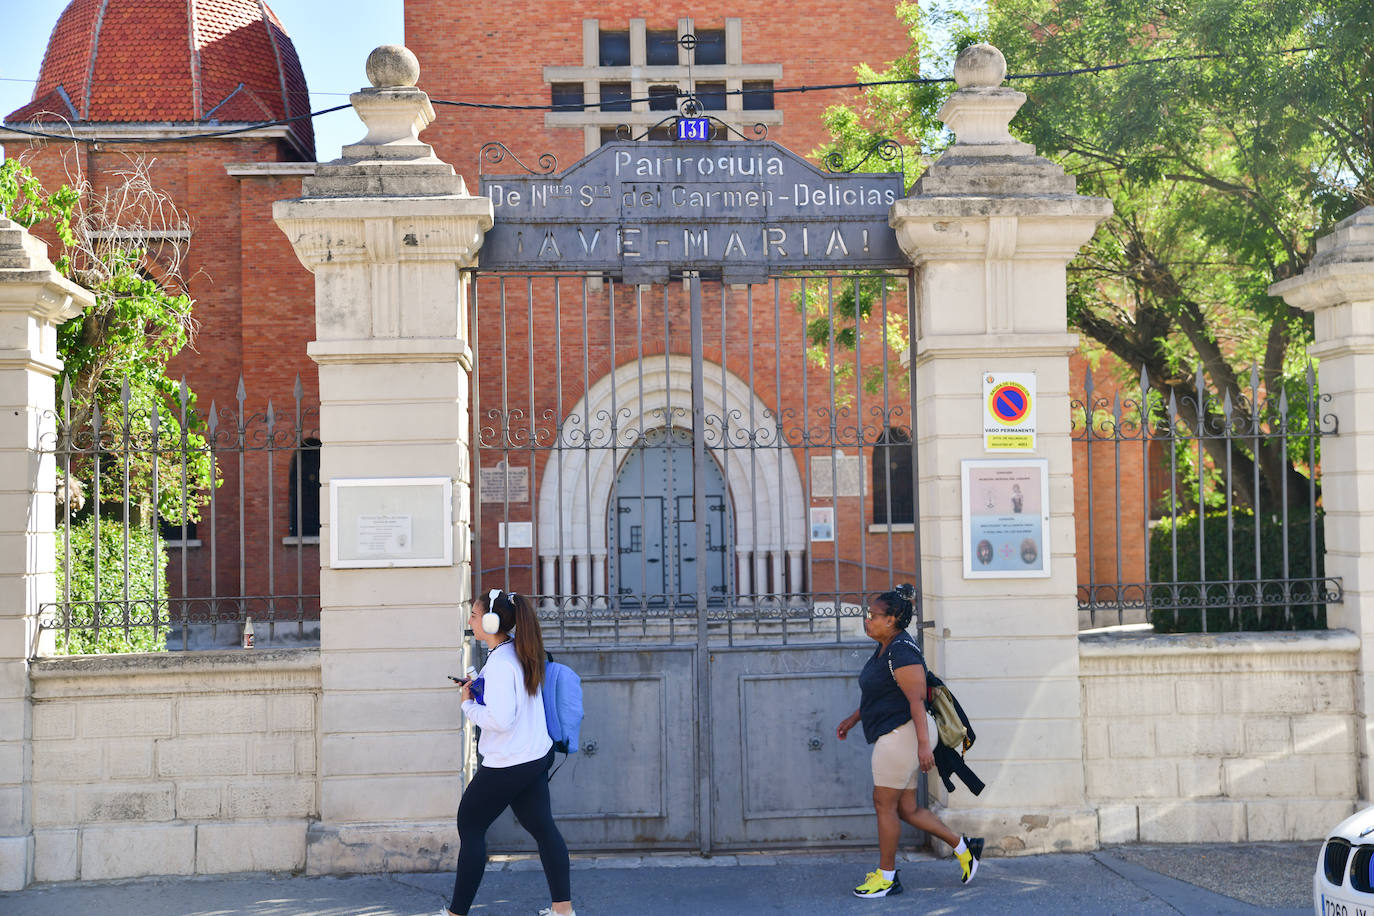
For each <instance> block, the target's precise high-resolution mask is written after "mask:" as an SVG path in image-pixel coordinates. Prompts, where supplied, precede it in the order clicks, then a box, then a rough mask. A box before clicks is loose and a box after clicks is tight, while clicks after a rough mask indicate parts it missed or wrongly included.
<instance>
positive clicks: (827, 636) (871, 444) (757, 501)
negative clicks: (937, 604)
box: [472, 273, 919, 645]
mask: <svg viewBox="0 0 1374 916" xmlns="http://www.w3.org/2000/svg"><path fill="white" fill-rule="evenodd" d="M906 281H907V277H906V275H905V274H904V273H902V274H896V275H893V274H881V275H862V276H860V275H849V274H845V275H814V276H813V275H808V276H795V277H786V278H775V279H772V280H769V281H768V282H766V283H756V284H730V283H722V282H720V280H719V279H707V280H703V279H701V278H693V279H690V280H689V281H687V282H684V281H683V280H681V279H679V280H677V281H675V282H673V283H669V284H667V285H662V284H661V285H657V286H634V285H627V284H622V283H619V282H616V281H609V280H607V281H603V280H601V279H599V278H589V277H587V276H583V275H556V274H544V275H513V274H497V273H484V274H480V275H479V278H478V280H477V282H476V284H475V289H476V292H475V295H474V297H473V321H472V327H473V328H474V333H473V337H474V341H475V349H476V352H477V360H476V369H475V372H474V384H473V387H474V391H475V392H476V403H475V406H474V411H473V421H472V423H473V435H472V444H473V464H474V466H475V469H476V476H477V478H478V481H477V482H478V486H477V487H476V488H475V491H476V492H475V494H474V495H475V497H476V498H475V501H474V520H475V526H476V532H477V533H476V536H475V538H474V569H475V571H476V572H477V575H478V582H477V585H478V587H479V588H482V587H488V586H490V585H493V584H496V585H501V586H502V587H505V588H514V589H516V590H518V591H520V592H522V593H525V594H528V595H531V596H532V597H533V599H534V601H535V602H536V605H537V607H538V609H539V613H540V617H541V619H542V620H543V621H544V625H545V632H546V634H548V638H550V639H551V640H553V641H555V642H557V643H559V644H570V643H577V642H578V641H585V640H592V641H596V642H598V643H600V644H610V645H619V644H622V643H624V644H629V643H633V644H657V643H662V644H684V643H690V642H692V641H694V640H697V639H699V638H709V639H710V640H711V641H712V642H713V643H716V642H719V643H721V644H728V645H740V644H753V643H757V642H769V641H776V642H780V643H791V642H825V641H829V642H833V641H836V640H844V639H854V640H857V639H860V638H862V627H861V618H862V615H863V613H864V609H865V607H866V605H867V602H868V600H869V599H870V598H871V597H872V595H873V594H874V593H875V592H881V591H885V590H887V589H890V588H891V587H892V586H893V585H894V584H895V583H897V582H904V581H906V582H918V581H919V579H918V573H917V568H918V563H917V556H918V551H919V547H918V545H917V533H916V530H915V525H914V520H915V513H916V505H915V492H916V491H915V486H914V480H915V474H914V471H915V464H914V457H915V444H914V439H915V436H914V434H913V425H914V424H913V421H912V417H913V416H914V412H913V410H912V406H911V399H912V395H911V391H910V390H909V388H908V387H907V386H906V384H905V379H906V372H905V370H904V369H903V368H902V367H901V366H900V364H899V363H898V360H897V352H896V350H895V349H894V348H893V347H892V346H891V344H890V337H891V335H892V334H893V333H895V332H893V330H892V329H893V328H894V327H898V328H899V330H900V331H901V332H902V333H904V332H905V327H906V325H905V322H906V321H907V319H908V310H909V306H910V303H909V298H908V286H907V282H906ZM861 286H862V288H861ZM864 296H867V297H868V300H867V302H868V303H869V305H868V306H866V308H865V309H859V310H857V311H856V310H855V309H854V308H853V306H852V303H854V302H855V301H858V299H859V298H861V297H864ZM837 316H839V317H837ZM808 329H809V330H808ZM694 477H695V479H694ZM698 490H701V491H702V493H703V494H704V495H703V496H702V498H701V500H700V503H699V504H697V502H696V500H694V497H693V494H695V493H696V492H697V491H698ZM702 522H704V524H702V525H701V528H702V529H703V530H701V531H699V530H698V524H699V523H702ZM698 535H700V538H699V539H698ZM703 630H704V631H705V633H706V634H707V635H706V636H704V637H703V636H702V631H703Z"/></svg>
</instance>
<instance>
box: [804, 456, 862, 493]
mask: <svg viewBox="0 0 1374 916" xmlns="http://www.w3.org/2000/svg"><path fill="white" fill-rule="evenodd" d="M863 476H864V459H863V456H862V455H846V454H844V453H842V452H836V453H835V459H834V461H833V462H832V461H831V459H830V456H829V455H813V456H812V458H811V497H812V499H835V498H837V497H845V496H858V495H859V493H860V492H861V490H862V488H863Z"/></svg>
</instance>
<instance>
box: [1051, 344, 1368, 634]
mask: <svg viewBox="0 0 1374 916" xmlns="http://www.w3.org/2000/svg"><path fill="white" fill-rule="evenodd" d="M1304 381H1305V384H1301V383H1300V384H1299V385H1297V386H1290V387H1294V388H1295V390H1297V392H1298V396H1297V398H1296V403H1295V402H1294V400H1290V397H1289V388H1288V387H1282V388H1280V389H1279V390H1278V391H1277V392H1275V391H1273V390H1270V389H1266V388H1265V387H1264V386H1263V384H1262V382H1261V377H1260V373H1259V371H1258V369H1257V368H1252V370H1251V372H1250V378H1249V389H1248V391H1246V390H1244V389H1241V390H1239V391H1237V392H1234V393H1233V392H1231V391H1227V392H1224V393H1223V394H1222V395H1221V396H1220V398H1218V396H1217V395H1216V394H1215V393H1214V392H1212V391H1209V390H1208V388H1207V386H1206V383H1205V380H1204V376H1203V373H1202V370H1201V369H1200V368H1199V369H1198V371H1197V373H1196V375H1195V377H1194V378H1193V379H1192V380H1191V381H1186V380H1170V381H1165V382H1161V383H1157V384H1152V381H1151V379H1150V378H1149V376H1148V374H1147V373H1145V372H1142V373H1141V375H1140V379H1139V382H1138V384H1136V385H1132V384H1130V383H1127V385H1125V386H1124V388H1125V389H1126V390H1124V391H1123V386H1119V385H1118V384H1117V382H1116V380H1115V379H1113V380H1112V381H1111V382H1110V383H1109V384H1108V387H1107V390H1106V391H1103V390H1101V389H1100V388H1099V387H1098V386H1097V385H1095V383H1094V378H1093V374H1092V372H1091V370H1089V371H1088V372H1087V373H1086V374H1085V378H1084V396H1083V398H1082V399H1073V400H1072V402H1071V409H1072V412H1073V439H1074V465H1075V466H1074V477H1075V480H1077V481H1079V483H1078V485H1077V487H1076V492H1077V505H1076V512H1075V515H1076V518H1077V525H1078V537H1079V547H1078V563H1079V566H1078V581H1079V586H1078V607H1079V612H1080V614H1079V617H1080V625H1081V626H1084V627H1100V626H1106V625H1119V624H1132V623H1137V624H1152V625H1153V626H1154V628H1155V629H1156V630H1157V631H1164V632H1172V631H1186V632H1199V631H1200V632H1217V631H1223V630H1260V629H1306V628H1322V627H1325V625H1326V605H1328V604H1331V603H1337V602H1340V601H1341V596H1342V590H1341V582H1340V580H1339V579H1336V578H1331V577H1328V576H1326V575H1325V570H1324V542H1323V533H1322V510H1321V491H1320V483H1319V477H1320V467H1321V463H1320V440H1321V437H1323V436H1331V435H1336V433H1337V419H1336V417H1335V415H1334V414H1331V413H1329V412H1324V411H1327V410H1328V407H1327V405H1328V403H1329V401H1330V395H1323V394H1321V393H1320V392H1319V391H1318V388H1317V381H1316V376H1315V373H1314V372H1313V371H1312V367H1311V366H1310V365H1309V366H1308V368H1307V373H1306V378H1305V380H1304ZM1132 389H1133V390H1132Z"/></svg>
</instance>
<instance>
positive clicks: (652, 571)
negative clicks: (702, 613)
mask: <svg viewBox="0 0 1374 916" xmlns="http://www.w3.org/2000/svg"><path fill="white" fill-rule="evenodd" d="M702 470H703V477H704V478H705V483H706V487H705V492H706V499H705V502H706V518H705V525H706V538H705V544H706V556H705V557H697V556H696V553H697V531H696V518H695V516H694V513H693V505H694V503H693V499H692V434H691V432H690V431H688V430H684V429H677V428H663V427H660V428H659V429H654V430H650V431H649V432H648V433H646V434H645V435H644V438H643V441H642V442H641V443H640V444H639V445H638V446H636V447H635V449H634V450H633V451H631V452H630V454H629V456H628V457H627V458H626V459H625V461H624V463H623V464H622V465H621V466H620V471H619V473H618V474H617V475H616V481H615V492H616V498H615V500H614V501H613V502H611V503H610V504H609V505H610V513H609V514H610V517H609V518H608V519H607V529H608V532H607V533H608V535H609V537H608V541H609V542H610V543H612V544H614V545H615V556H616V562H614V563H613V564H611V575H612V580H611V584H612V588H613V589H614V590H615V593H616V594H619V595H620V597H621V601H622V602H623V603H629V604H636V603H638V602H639V601H641V600H642V601H644V602H645V603H646V604H648V605H649V606H651V607H654V606H665V605H670V604H694V603H695V602H696V593H697V563H704V564H705V567H706V589H707V603H708V604H714V605H719V604H724V603H725V600H726V596H727V595H729V594H730V593H731V589H730V562H729V559H728V554H727V549H728V547H727V545H729V544H730V543H731V538H732V536H733V528H734V524H733V513H732V512H731V511H730V499H729V495H728V493H727V491H726V487H725V476H724V474H722V473H721V470H720V465H718V464H717V463H716V462H715V460H714V459H710V460H707V461H706V463H705V466H704V467H703V469H702Z"/></svg>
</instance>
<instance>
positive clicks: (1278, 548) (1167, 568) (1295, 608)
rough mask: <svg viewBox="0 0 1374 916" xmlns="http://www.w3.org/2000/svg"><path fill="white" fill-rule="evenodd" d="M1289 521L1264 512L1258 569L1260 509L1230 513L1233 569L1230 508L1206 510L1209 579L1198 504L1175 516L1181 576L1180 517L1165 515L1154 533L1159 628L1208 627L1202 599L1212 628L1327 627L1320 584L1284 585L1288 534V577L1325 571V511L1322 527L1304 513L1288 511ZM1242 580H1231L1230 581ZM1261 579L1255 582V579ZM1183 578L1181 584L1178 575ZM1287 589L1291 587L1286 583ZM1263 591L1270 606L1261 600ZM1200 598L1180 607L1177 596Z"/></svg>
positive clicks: (1153, 593) (1153, 590)
mask: <svg viewBox="0 0 1374 916" xmlns="http://www.w3.org/2000/svg"><path fill="white" fill-rule="evenodd" d="M1288 522H1289V523H1288V526H1287V528H1286V529H1285V528H1284V526H1283V524H1282V516H1278V515H1273V516H1269V515H1266V516H1264V517H1262V518H1261V521H1260V557H1259V560H1260V564H1259V565H1260V568H1259V571H1258V574H1257V573H1256V570H1255V516H1254V513H1253V512H1251V511H1249V510H1245V509H1236V510H1235V511H1234V513H1233V515H1232V533H1231V548H1232V549H1231V563H1232V566H1231V569H1230V570H1228V569H1227V530H1226V513H1225V512H1224V511H1223V512H1208V513H1207V515H1206V518H1205V523H1206V537H1207V540H1206V545H1207V548H1206V570H1207V575H1206V580H1207V584H1206V585H1205V586H1204V585H1200V584H1198V583H1200V582H1201V581H1202V579H1203V577H1202V575H1201V574H1200V570H1201V569H1202V566H1201V564H1200V563H1199V545H1200V543H1201V542H1202V538H1201V532H1200V531H1199V527H1200V526H1199V523H1198V515H1197V513H1196V512H1192V513H1189V514H1187V515H1180V516H1178V519H1177V535H1178V578H1177V580H1175V578H1174V569H1173V567H1174V563H1173V560H1174V554H1173V550H1174V533H1175V529H1174V521H1173V519H1168V518H1166V519H1163V520H1162V521H1160V522H1159V523H1158V524H1157V525H1156V526H1155V528H1154V530H1153V531H1152V532H1151V533H1150V583H1151V584H1150V587H1149V588H1150V602H1151V605H1152V607H1153V610H1152V611H1151V614H1150V618H1151V622H1152V623H1153V624H1154V627H1155V630H1156V631H1157V632H1160V633H1197V632H1201V631H1202V629H1203V627H1202V611H1203V608H1202V605H1206V613H1207V627H1206V630H1207V632H1209V633H1221V632H1228V631H1236V630H1309V629H1324V628H1325V627H1326V606H1325V605H1324V604H1321V603H1318V602H1314V601H1312V600H1311V599H1312V598H1313V597H1314V594H1313V593H1314V590H1317V591H1318V593H1319V590H1320V589H1321V588H1322V585H1321V583H1320V581H1318V583H1317V584H1316V585H1312V584H1309V583H1308V582H1295V583H1292V584H1290V585H1287V586H1285V584H1284V581H1285V580H1284V579H1283V544H1284V537H1285V535H1286V537H1287V540H1288V579H1289V580H1299V579H1302V580H1310V579H1316V580H1320V579H1322V578H1323V577H1324V576H1325V575H1326V570H1325V561H1324V552H1325V549H1326V547H1325V538H1324V537H1323V525H1322V513H1321V512H1320V511H1319V512H1317V514H1316V526H1315V527H1316V532H1315V535H1314V534H1313V532H1312V531H1311V526H1310V525H1309V524H1308V521H1307V518H1306V517H1305V514H1302V513H1299V514H1298V515H1297V516H1296V517H1295V515H1294V514H1293V513H1291V512H1290V514H1289V520H1288ZM1314 536H1315V538H1316V560H1317V563H1316V568H1315V569H1313V567H1312V562H1311V544H1312V538H1313V537H1314ZM1228 580H1230V581H1244V582H1245V584H1240V585H1235V586H1234V587H1229V586H1227V585H1226V582H1227V581H1228ZM1257 580H1258V581H1259V584H1258V585H1256V584H1255V582H1256V581H1257ZM1175 582H1177V583H1179V585H1178V586H1177V587H1175V586H1174V585H1173V583H1175ZM1285 589H1286V590H1285ZM1259 598H1262V599H1263V602H1264V605H1265V606H1259V601H1258V600H1257V599H1259ZM1189 603H1192V604H1196V605H1198V606H1197V607H1178V608H1177V610H1175V607H1174V605H1175V604H1189Z"/></svg>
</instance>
